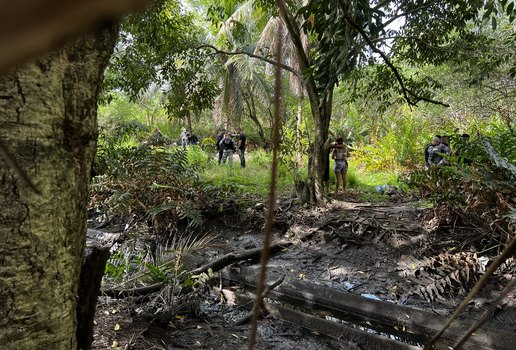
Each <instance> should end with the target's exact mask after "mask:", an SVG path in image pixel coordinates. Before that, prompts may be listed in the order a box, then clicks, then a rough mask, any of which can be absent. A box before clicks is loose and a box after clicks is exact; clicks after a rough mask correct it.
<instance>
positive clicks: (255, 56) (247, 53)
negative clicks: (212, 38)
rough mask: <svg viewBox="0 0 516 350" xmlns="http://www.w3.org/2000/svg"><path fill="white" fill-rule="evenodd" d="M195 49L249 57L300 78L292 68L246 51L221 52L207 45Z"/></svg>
mask: <svg viewBox="0 0 516 350" xmlns="http://www.w3.org/2000/svg"><path fill="white" fill-rule="evenodd" d="M196 48H197V49H203V48H209V49H212V50H213V51H215V53H217V54H221V55H228V56H235V55H247V56H249V57H252V58H256V59H258V60H261V61H264V62H267V63H270V64H272V65H274V66H277V67H280V68H282V69H285V70H287V71H289V72H290V73H292V74H294V75H295V76H297V77H300V76H301V75H300V73H299V72H298V71H296V70H295V69H294V68H292V67H290V66H287V65H286V64H283V63H280V62H276V61H274V60H271V59H269V58H267V57H263V56H260V55H255V54H254V53H250V52H246V51H223V50H220V49H217V48H216V47H215V46H213V45H209V44H204V45H201V46H197V47H196Z"/></svg>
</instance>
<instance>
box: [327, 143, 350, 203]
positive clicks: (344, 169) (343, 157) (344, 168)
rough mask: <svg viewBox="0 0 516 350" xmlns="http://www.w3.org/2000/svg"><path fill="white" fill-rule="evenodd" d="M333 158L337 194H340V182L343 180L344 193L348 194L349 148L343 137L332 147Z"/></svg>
mask: <svg viewBox="0 0 516 350" xmlns="http://www.w3.org/2000/svg"><path fill="white" fill-rule="evenodd" d="M332 148H333V152H332V155H331V157H332V158H333V160H335V167H334V171H335V194H338V193H339V187H340V181H341V180H342V192H341V193H345V192H346V175H347V174H348V160H347V158H348V147H347V146H346V145H345V144H344V139H343V138H342V137H339V138H337V140H336V141H335V144H333V146H332Z"/></svg>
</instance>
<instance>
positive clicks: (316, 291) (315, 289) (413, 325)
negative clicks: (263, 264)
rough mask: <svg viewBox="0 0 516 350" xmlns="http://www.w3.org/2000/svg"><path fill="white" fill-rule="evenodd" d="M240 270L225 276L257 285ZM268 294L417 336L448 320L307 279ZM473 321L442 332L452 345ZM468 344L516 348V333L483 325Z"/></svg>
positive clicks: (252, 276) (250, 273) (427, 335)
mask: <svg viewBox="0 0 516 350" xmlns="http://www.w3.org/2000/svg"><path fill="white" fill-rule="evenodd" d="M239 270H240V272H239V273H235V272H234V271H229V272H225V273H224V275H223V276H224V278H227V279H229V280H231V281H233V282H236V283H239V284H242V285H247V286H249V287H251V288H256V287H255V281H256V270H255V269H253V268H248V267H240V268H239ZM271 278H274V277H271ZM269 297H270V298H272V299H276V300H279V301H283V302H285V303H289V304H296V305H298V306H302V307H304V308H306V309H309V310H321V309H327V310H332V311H333V312H335V313H337V314H339V313H340V314H346V315H351V316H355V317H359V318H361V319H364V320H367V321H369V322H372V323H379V324H382V325H387V326H390V327H393V328H394V327H396V328H398V329H403V330H405V331H406V332H410V333H412V334H415V335H416V336H418V335H419V336H420V338H421V339H422V340H423V341H426V340H428V339H430V338H431V337H432V336H433V335H434V334H435V333H436V332H438V331H439V330H440V329H441V328H442V326H443V325H444V324H445V322H446V318H445V317H443V316H440V315H435V314H432V313H429V312H426V311H422V310H417V309H412V308H409V307H406V306H402V305H397V304H394V303H390V302H386V301H381V300H374V299H368V298H364V297H361V296H359V295H355V294H351V293H348V292H345V291H340V290H336V289H332V288H329V287H326V286H322V285H316V284H313V283H309V282H306V281H298V280H295V281H290V282H288V283H287V282H285V283H284V284H283V285H281V286H279V287H278V288H277V289H276V290H274V291H272V292H271V293H270V295H269ZM470 325H471V322H466V321H463V320H460V321H456V322H454V324H453V325H452V326H451V327H450V329H449V330H448V331H447V332H446V333H445V334H444V335H443V338H442V341H443V343H444V345H445V346H450V345H453V344H454V343H455V341H456V340H457V339H459V337H460V336H461V335H462V334H464V333H465V332H466V330H467V329H468V328H469V327H470ZM465 346H466V348H467V349H485V350H488V349H489V350H490V349H499V350H513V349H516V334H514V333H510V332H505V331H501V330H496V329H492V328H487V327H483V328H481V329H479V330H478V331H477V332H476V333H475V335H474V336H472V337H471V338H470V339H469V340H468V341H467V342H466V344H465Z"/></svg>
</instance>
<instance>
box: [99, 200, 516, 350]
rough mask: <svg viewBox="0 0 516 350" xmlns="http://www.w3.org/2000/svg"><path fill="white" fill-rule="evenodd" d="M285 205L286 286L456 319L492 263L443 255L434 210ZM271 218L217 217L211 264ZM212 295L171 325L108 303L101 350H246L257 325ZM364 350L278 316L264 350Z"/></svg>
mask: <svg viewBox="0 0 516 350" xmlns="http://www.w3.org/2000/svg"><path fill="white" fill-rule="evenodd" d="M280 203H282V205H280V208H279V209H278V211H277V225H276V227H275V233H274V239H275V240H289V241H292V242H294V243H295V244H294V245H292V246H290V247H289V248H288V249H286V250H284V251H282V252H281V253H279V254H275V255H274V256H273V257H272V258H271V260H270V263H269V267H268V268H269V275H285V280H286V281H294V280H301V281H309V282H310V283H316V284H321V285H324V286H328V287H331V288H334V289H337V290H344V291H347V292H350V293H353V294H357V295H361V296H364V297H367V298H372V299H378V300H385V301H390V302H393V303H397V304H401V305H406V306H410V307H414V308H418V309H425V310H427V311H428V310H431V311H432V312H435V313H436V314H440V315H448V314H449V313H450V312H451V311H452V310H453V308H454V307H455V305H457V303H458V302H459V301H460V299H461V298H462V297H463V296H464V291H465V290H466V288H467V287H468V286H470V285H472V284H473V283H474V281H475V274H476V273H477V272H475V271H474V269H477V270H478V269H479V268H481V265H482V262H481V261H479V259H478V257H477V256H474V254H473V253H472V252H459V251H439V249H441V247H442V245H443V236H437V233H436V232H437V231H436V230H435V228H432V227H430V226H429V225H428V222H429V220H428V219H429V215H430V216H431V213H430V212H429V210H425V209H419V208H417V207H416V206H414V205H413V204H411V203H383V204H372V203H354V202H349V201H343V200H335V201H333V202H331V203H329V204H328V205H326V206H324V207H318V208H304V207H300V206H296V205H295V204H293V202H291V201H289V200H288V199H285V200H282V201H281V202H280ZM263 214H264V209H263V207H262V206H261V205H257V206H255V208H253V209H249V210H247V211H246V212H245V213H241V214H239V215H234V216H224V217H222V216H221V217H219V218H218V219H217V220H214V221H213V222H212V224H211V225H210V227H209V228H207V229H208V230H210V232H212V233H216V234H218V237H219V238H218V242H219V243H220V245H219V246H218V247H214V248H209V249H206V251H205V252H204V254H203V256H204V258H205V260H210V259H214V258H216V257H218V256H221V255H223V254H225V253H228V252H232V251H233V252H234V251H242V250H245V249H252V248H257V247H260V246H261V244H262V238H261V229H260V228H261V226H262V225H263ZM307 233H312V235H311V237H310V239H307V240H302V239H300V238H301V237H303V236H305V235H306V234H307ZM441 235H442V233H441ZM444 238H445V237H444ZM435 246H437V247H439V249H435ZM461 254H462V255H461ZM475 259H476V260H475ZM457 261H458V262H457ZM454 262H455V263H454ZM244 264H245V265H253V264H255V263H254V262H253V263H251V262H245V263H244ZM475 264H476V265H478V266H476V267H474V265H475ZM461 269H462V270H461ZM464 269H468V271H469V272H468V274H470V275H468V277H467V278H466V277H462V275H461V273H463V272H461V271H464ZM454 271H458V272H454ZM454 273H456V274H457V276H458V277H457V281H450V282H449V285H448V283H447V282H442V281H443V280H444V281H446V276H448V275H450V276H453V274H454ZM478 273H480V271H478ZM464 276H465V275H464ZM448 279H449V278H448ZM434 289H435V290H434ZM498 289H499V287H498V285H497V284H496V283H493V284H492V285H491V286H490V287H489V288H487V290H486V291H485V292H484V293H483V294H482V296H481V297H479V298H477V299H476V300H475V302H474V303H472V305H471V307H470V308H469V310H468V313H467V314H466V317H473V316H477V315H478V314H479V312H480V311H481V310H482V309H483V307H484V305H486V304H488V303H489V300H491V299H492V298H493V297H494V295H495V294H496V291H497V290H498ZM203 295H204V296H203V298H204V299H199V302H200V307H199V308H198V309H197V310H196V312H195V313H194V314H195V315H194V314H192V313H190V314H189V315H187V316H186V317H183V315H180V314H178V315H174V317H173V319H172V321H171V322H168V321H167V322H165V323H160V321H159V320H156V319H153V321H152V323H150V319H144V318H142V317H139V315H138V310H139V308H138V305H136V306H135V303H138V301H136V300H127V299H126V300H123V301H117V300H113V299H110V298H107V297H106V298H102V299H101V300H100V302H99V307H98V311H97V328H96V335H95V342H94V348H96V349H100V348H106V347H112V346H119V347H127V348H131V349H148V348H151V347H152V348H155V349H222V348H224V349H245V348H246V347H247V337H248V336H249V326H248V325H244V326H238V327H236V326H233V322H234V321H235V320H238V319H239V318H241V317H243V316H244V315H245V314H246V313H247V310H245V309H241V308H235V307H230V306H228V305H225V304H224V303H222V302H220V300H218V299H217V298H216V297H213V296H210V294H206V293H205V294H203ZM506 299H507V300H506V302H505V305H504V308H503V309H501V312H500V313H499V314H498V315H496V317H494V318H493V319H492V321H491V323H492V324H493V325H495V326H497V327H503V328H504V329H507V330H509V331H513V332H514V331H516V322H515V321H516V317H515V318H513V317H514V315H515V313H514V305H513V304H514V302H513V301H514V298H513V297H512V296H509V297H508V298H506ZM139 302H140V303H143V302H144V301H139ZM140 309H142V307H140ZM117 325H118V326H117ZM114 342H116V343H114ZM360 348H361V347H360V346H358V345H357V344H355V343H352V342H342V341H336V340H333V339H331V338H328V337H324V336H321V335H319V334H313V333H311V332H309V331H307V330H306V329H303V328H301V327H297V326H295V325H293V324H290V323H286V322H284V321H279V320H275V319H273V318H267V319H264V320H263V321H261V322H260V328H259V342H258V349H279V350H286V349H360Z"/></svg>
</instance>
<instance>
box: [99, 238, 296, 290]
mask: <svg viewBox="0 0 516 350" xmlns="http://www.w3.org/2000/svg"><path fill="white" fill-rule="evenodd" d="M291 245H292V243H291V242H282V243H275V244H273V245H271V247H270V251H271V254H273V253H277V252H279V251H281V250H283V249H285V248H287V247H289V246H291ZM261 254H262V248H254V249H248V250H244V251H242V252H237V253H235V252H231V253H228V254H225V255H223V256H221V257H220V258H218V259H215V260H213V261H210V262H209V263H207V264H205V265H203V266H200V267H198V268H196V269H193V270H191V271H189V273H188V275H200V274H202V273H206V272H208V270H210V269H211V270H212V271H213V272H217V271H220V270H222V269H223V268H225V267H226V266H229V265H231V264H233V263H235V262H239V261H244V260H258V259H259V258H260V256H261ZM163 287H164V283H163V282H159V283H155V284H151V285H149V286H144V287H136V288H109V289H103V290H102V293H103V294H104V295H107V296H110V297H112V298H124V297H128V296H135V295H137V296H142V295H147V294H151V293H154V292H157V291H159V290H160V289H161V288H163Z"/></svg>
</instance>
